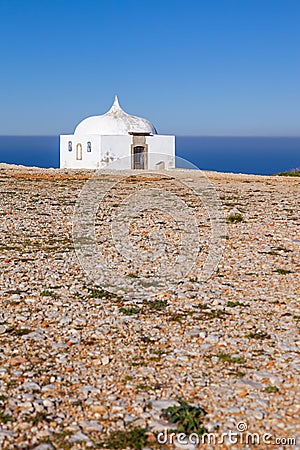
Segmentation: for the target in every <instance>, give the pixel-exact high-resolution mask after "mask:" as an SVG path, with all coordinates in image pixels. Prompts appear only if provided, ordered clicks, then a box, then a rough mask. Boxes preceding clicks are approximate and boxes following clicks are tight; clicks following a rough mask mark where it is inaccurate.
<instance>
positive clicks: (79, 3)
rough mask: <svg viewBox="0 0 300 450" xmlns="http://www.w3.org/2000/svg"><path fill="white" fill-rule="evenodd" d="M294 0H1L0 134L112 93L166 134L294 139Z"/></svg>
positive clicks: (79, 115)
mask: <svg viewBox="0 0 300 450" xmlns="http://www.w3.org/2000/svg"><path fill="white" fill-rule="evenodd" d="M299 23H300V1H299V0H151V1H150V0H49V1H48V0H26V1H25V0H0V134H19V135H22V134H60V133H72V132H73V130H74V128H75V125H76V124H77V123H78V122H79V121H80V120H82V119H83V118H85V117H87V116H89V115H94V114H102V113H104V112H106V110H107V109H108V108H109V107H110V104H111V103H112V100H113V96H114V94H118V95H119V100H120V104H121V106H122V107H123V108H124V110H125V111H127V112H128V113H131V114H135V115H141V116H143V117H147V118H148V119H150V120H151V121H152V122H153V123H154V124H155V126H156V127H157V129H158V131H159V132H160V133H174V134H177V135H212V136H214V135H244V136H248V135H257V136H277V135H280V136H300V26H299Z"/></svg>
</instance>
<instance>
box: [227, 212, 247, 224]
mask: <svg viewBox="0 0 300 450" xmlns="http://www.w3.org/2000/svg"><path fill="white" fill-rule="evenodd" d="M243 220H244V218H243V215H242V214H240V213H232V214H229V216H228V217H227V218H226V222H228V223H239V222H243Z"/></svg>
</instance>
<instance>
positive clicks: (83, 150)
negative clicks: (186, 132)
mask: <svg viewBox="0 0 300 450" xmlns="http://www.w3.org/2000/svg"><path fill="white" fill-rule="evenodd" d="M60 167H61V168H72V169H101V168H105V167H111V168H116V169H148V170H155V169H171V168H174V167H175V136H165V135H159V134H157V131H156V129H155V127H154V126H153V125H152V123H151V122H149V121H148V120H146V119H143V118H142V117H136V116H131V115H129V114H127V113H126V112H125V111H123V109H122V108H121V107H120V105H119V101H118V98H117V96H116V97H115V101H114V103H113V105H112V107H111V108H110V110H109V111H108V112H107V113H106V114H103V115H100V116H92V117H88V118H86V119H84V120H83V121H82V122H80V123H79V124H78V125H77V127H76V129H75V132H74V134H67V135H61V136H60Z"/></svg>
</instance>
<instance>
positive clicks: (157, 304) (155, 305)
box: [145, 300, 168, 311]
mask: <svg viewBox="0 0 300 450" xmlns="http://www.w3.org/2000/svg"><path fill="white" fill-rule="evenodd" d="M145 304H146V305H147V306H148V307H149V308H151V309H154V310H155V311H159V310H161V309H164V308H166V307H167V306H168V302H167V301H166V300H149V301H147V302H145Z"/></svg>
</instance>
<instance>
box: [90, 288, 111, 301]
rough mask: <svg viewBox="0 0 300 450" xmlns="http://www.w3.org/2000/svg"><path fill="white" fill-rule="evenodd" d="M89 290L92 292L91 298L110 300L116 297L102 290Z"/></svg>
mask: <svg viewBox="0 0 300 450" xmlns="http://www.w3.org/2000/svg"><path fill="white" fill-rule="evenodd" d="M88 290H89V292H90V294H89V296H90V297H91V298H106V299H108V300H110V299H111V298H113V297H116V296H114V295H113V294H112V293H111V292H109V291H106V290H105V289H102V288H100V289H96V288H93V289H90V288H88Z"/></svg>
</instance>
